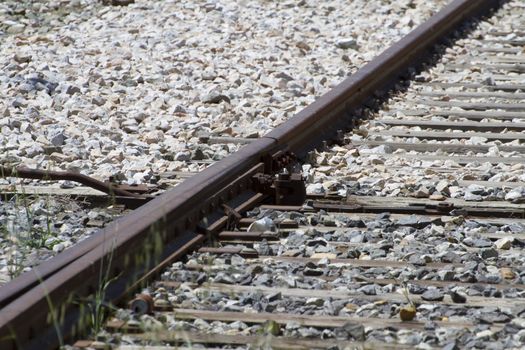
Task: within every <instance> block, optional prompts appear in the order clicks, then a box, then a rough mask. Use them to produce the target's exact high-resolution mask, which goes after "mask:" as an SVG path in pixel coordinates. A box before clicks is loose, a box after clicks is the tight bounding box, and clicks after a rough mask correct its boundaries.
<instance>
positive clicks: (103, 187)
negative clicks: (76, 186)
mask: <svg viewBox="0 0 525 350" xmlns="http://www.w3.org/2000/svg"><path fill="white" fill-rule="evenodd" d="M0 177H19V178H24V179H35V180H53V181H58V180H68V181H74V182H78V183H81V184H83V185H85V186H88V187H91V188H94V189H96V190H99V191H102V192H104V193H107V194H109V195H115V196H122V197H140V196H139V195H137V194H135V193H132V192H128V191H125V190H122V189H119V188H117V187H115V186H113V185H112V184H110V183H106V182H102V181H99V180H97V179H94V178H92V177H89V176H87V175H84V174H80V173H77V172H74V171H51V170H39V169H30V168H26V167H20V166H19V167H16V168H6V167H4V166H0Z"/></svg>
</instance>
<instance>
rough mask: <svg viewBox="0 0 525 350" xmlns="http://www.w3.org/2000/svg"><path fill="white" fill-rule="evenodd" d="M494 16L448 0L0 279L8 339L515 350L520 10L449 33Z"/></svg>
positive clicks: (0, 333)
mask: <svg viewBox="0 0 525 350" xmlns="http://www.w3.org/2000/svg"><path fill="white" fill-rule="evenodd" d="M496 5H498V2H497V1H466V0H462V1H454V2H453V3H451V4H450V5H449V6H447V7H446V8H444V9H443V10H442V11H441V12H440V13H438V14H437V15H435V16H434V17H433V18H432V19H430V20H429V21H428V22H427V23H425V24H423V25H422V26H420V27H419V28H418V29H416V30H415V31H414V32H412V33H411V34H409V35H408V36H407V37H406V38H404V39H402V40H401V41H400V42H398V43H397V44H395V45H394V46H393V47H391V48H389V49H388V50H387V51H386V52H385V53H383V54H382V55H380V56H379V57H378V58H376V59H375V60H373V61H372V62H370V63H369V64H368V65H366V66H365V67H363V68H362V69H361V70H360V71H358V72H357V73H356V74H355V75H353V76H351V77H350V78H348V79H347V80H345V81H344V82H343V83H342V84H341V85H339V86H338V87H336V88H335V89H334V90H333V91H331V92H329V93H328V94H326V95H325V96H323V97H322V98H320V99H319V100H317V101H316V102H314V103H313V104H312V105H310V106H309V107H307V108H306V109H305V110H304V111H302V112H301V113H299V114H298V115H297V116H295V117H294V118H292V119H291V120H290V121H288V122H287V123H285V124H283V125H282V126H281V127H278V128H277V129H275V130H274V131H272V132H271V133H269V134H268V135H266V136H265V137H262V138H259V139H255V140H242V139H238V140H226V139H222V141H221V139H220V138H219V139H215V140H214V139H211V138H210V139H207V140H206V141H207V142H216V141H217V142H225V141H226V142H232V141H235V143H246V146H244V147H243V148H242V149H241V150H240V151H238V152H237V153H234V154H232V155H231V156H229V157H227V158H225V159H224V160H222V161H220V162H217V163H215V164H213V165H211V166H210V167H208V168H207V169H205V170H204V171H202V172H200V173H197V174H195V175H194V176H191V177H189V178H188V179H187V180H185V181H183V182H182V183H180V184H179V185H178V186H177V187H175V188H174V189H172V190H170V191H167V192H166V193H164V194H162V195H160V196H158V197H157V198H154V199H152V200H150V201H148V203H146V204H144V205H142V206H141V207H139V208H138V209H136V210H135V211H133V212H132V213H130V214H128V215H126V216H124V217H122V218H120V219H118V220H117V221H116V222H115V223H113V224H110V225H109V226H107V227H106V228H104V229H103V230H101V231H100V232H99V234H97V235H95V236H93V237H92V238H90V239H88V240H85V241H83V242H81V243H80V244H78V245H77V246H75V247H74V248H72V249H69V250H66V251H65V252H64V253H62V254H60V255H58V256H57V257H55V258H53V259H51V260H49V261H48V262H45V263H43V264H42V265H40V266H38V267H36V268H35V269H33V270H32V271H30V272H28V273H25V274H24V275H22V276H20V277H19V278H17V279H15V280H13V281H12V282H11V283H9V284H6V285H4V286H2V287H0V295H1V300H0V306H1V307H2V309H1V311H0V313H1V315H2V317H1V318H0V339H2V348H4V347H5V348H6V349H16V348H27V349H41V348H54V347H56V346H58V345H63V344H64V343H70V344H74V346H75V347H77V348H89V347H92V348H106V347H111V348H116V349H136V348H152V349H162V348H164V347H166V348H167V346H173V345H177V346H182V347H183V348H184V347H186V348H192V347H193V346H196V344H199V345H203V346H204V347H206V348H224V347H227V348H245V347H246V346H247V345H250V346H252V347H255V348H298V349H300V348H305V349H306V348H346V347H348V346H350V347H351V348H354V347H355V348H401V349H402V348H409V347H410V348H412V347H414V346H416V345H419V346H424V347H426V348H433V347H446V348H450V349H454V348H463V347H477V348H483V347H486V346H487V345H488V344H489V343H490V344H492V346H494V347H501V348H519V347H520V344H523V342H524V341H525V338H523V329H525V322H524V321H523V320H524V319H523V318H522V317H523V315H522V313H523V310H524V306H525V299H523V290H524V289H525V287H524V284H523V280H522V276H521V275H522V272H523V271H522V261H523V257H522V249H523V245H524V243H525V236H523V232H524V227H525V205H524V204H523V202H524V200H525V193H524V192H525V189H524V188H523V182H525V178H524V177H523V176H524V175H523V174H524V166H523V164H524V163H523V153H524V152H525V149H524V148H523V146H522V140H523V135H524V134H523V123H521V119H522V118H523V115H522V114H521V113H522V111H523V109H525V107H523V106H522V105H521V104H520V103H519V101H520V99H521V98H522V96H521V95H522V93H521V90H522V85H523V84H522V82H521V78H520V74H521V66H520V64H521V63H520V62H521V59H522V58H521V53H522V45H523V44H522V42H523V32H522V31H523V26H521V27H520V25H521V24H520V20H519V19H520V18H521V17H522V16H523V12H524V11H525V9H524V7H523V5H522V4H520V3H519V2H508V3H506V4H504V5H503V6H501V9H499V10H498V11H497V12H495V13H493V14H492V15H491V17H490V19H489V20H487V21H481V22H480V23H478V24H477V27H475V28H470V27H469V28H470V29H469V30H467V33H466V34H465V35H464V36H463V37H462V38H460V39H458V40H456V41H455V42H454V43H453V44H451V43H450V42H449V41H444V40H445V39H446V38H448V36H449V35H450V33H452V32H453V31H454V30H457V28H459V27H460V26H461V25H462V24H463V23H464V21H465V19H468V21H472V20H473V19H474V18H475V17H476V16H478V15H479V14H482V13H488V11H490V10H491V9H492V8H493V7H495V6H496ZM520 16H521V17H520ZM463 30H466V29H465V28H463ZM447 40H448V39H447ZM444 42H446V43H447V44H448V48H446V49H445V50H443V47H440V46H436V45H439V44H443V43H444ZM436 48H439V50H437V52H439V57H440V59H439V60H438V61H437V64H435V65H434V66H432V67H430V66H429V67H423V68H424V69H422V70H421V71H420V72H419V73H418V74H416V75H415V74H414V72H415V68H414V67H419V68H421V66H420V63H421V62H422V60H423V58H425V59H428V58H429V54H430V53H433V52H435V49H436ZM430 58H433V60H434V63H435V61H436V57H430ZM407 72H408V73H407ZM401 77H402V78H401ZM407 78H411V81H412V82H411V84H410V85H409V86H408V84H407V80H406V79H407ZM400 79H402V83H403V84H402V86H398V89H397V90H396V91H397V92H395V93H394V94H393V95H392V96H391V98H390V100H389V101H388V102H384V100H381V101H383V102H384V103H383V104H377V103H376V101H377V99H378V98H382V96H383V95H385V94H386V93H387V92H389V91H390V88H391V87H393V86H394V85H395V84H397V83H399V81H400ZM334 140H335V141H336V142H335V143H334V142H333V141H334ZM284 169H287V170H284ZM300 170H302V172H300ZM415 175H424V176H423V180H421V176H415ZM305 177H306V179H307V180H306V183H305V182H304V178H305ZM415 179H419V181H415ZM176 261H177V262H176ZM111 305H116V306H120V307H122V308H121V309H118V310H116V311H114V312H112V313H111V317H110V318H108V319H106V318H105V316H106V315H105V313H106V312H107V310H109V309H112V308H113V307H111V308H110V306H111ZM89 318H91V323H89V320H88V319H89ZM93 319H95V320H94V321H93ZM86 325H89V326H90V328H91V329H93V328H95V329H96V331H97V332H96V333H97V334H96V336H95V337H93V336H91V337H87V336H86V329H85V327H84V326H86ZM78 339H86V340H78ZM349 341H351V342H350V343H349ZM423 344H424V345H423Z"/></svg>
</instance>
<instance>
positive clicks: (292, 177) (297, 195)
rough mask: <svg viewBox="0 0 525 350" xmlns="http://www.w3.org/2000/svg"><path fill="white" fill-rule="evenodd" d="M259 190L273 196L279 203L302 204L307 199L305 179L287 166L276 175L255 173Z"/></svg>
mask: <svg viewBox="0 0 525 350" xmlns="http://www.w3.org/2000/svg"><path fill="white" fill-rule="evenodd" d="M253 179H254V187H255V190H256V191H257V192H261V193H264V194H267V195H270V196H272V197H273V198H274V199H275V204H277V205H302V204H303V203H304V201H305V200H306V186H305V179H304V178H303V176H302V174H301V173H293V174H290V173H289V172H288V171H287V170H286V168H285V169H284V170H283V171H282V172H281V173H280V174H277V175H275V176H272V175H268V174H261V173H258V174H255V175H254V177H253Z"/></svg>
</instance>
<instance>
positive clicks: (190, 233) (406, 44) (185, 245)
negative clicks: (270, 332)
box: [0, 0, 499, 350]
mask: <svg viewBox="0 0 525 350" xmlns="http://www.w3.org/2000/svg"><path fill="white" fill-rule="evenodd" d="M498 4H499V1H496V0H455V1H453V2H452V3H451V4H449V5H448V6H446V7H445V8H444V9H443V10H442V11H441V12H439V13H438V14H436V15H435V16H433V17H432V18H431V19H430V20H429V21H427V22H426V23H424V24H423V25H421V26H419V27H418V28H416V29H415V30H414V31H412V32H411V33H410V34H409V35H408V36H407V37H405V38H404V39H402V40H400V41H399V42H397V43H396V44H394V45H393V46H392V47H391V48H389V49H388V50H386V51H385V52H384V53H383V54H381V55H380V56H378V57H377V58H376V59H374V60H373V61H372V62H370V63H369V64H367V65H366V66H365V67H363V68H362V69H361V70H359V71H358V72H357V73H356V74H355V75H353V76H351V77H350V78H348V79H346V80H345V81H343V82H342V83H341V84H340V85H338V86H337V87H336V88H335V89H334V90H332V91H330V92H328V93H327V94H325V95H324V96H322V97H321V98H320V99H318V100H317V101H316V102H314V103H312V104H311V105H310V106H308V107H307V108H305V109H304V110H303V111H301V112H299V113H298V114H297V115H296V116H294V117H293V118H292V119H291V120H289V121H288V122H286V123H284V124H283V125H281V126H280V127H278V128H276V129H275V130H274V131H272V132H271V133H269V134H268V135H266V136H265V137H263V138H261V139H258V140H256V141H254V142H252V143H250V144H248V145H247V146H245V147H244V148H242V149H241V150H240V151H239V152H237V153H235V154H232V155H230V156H228V157H227V158H225V159H224V160H222V161H220V162H218V163H216V164H214V165H212V166H211V167H209V168H207V169H206V170H204V171H203V172H201V173H199V174H197V175H196V176H194V177H192V178H190V179H188V180H186V181H184V182H183V183H182V184H181V185H179V186H177V187H176V188H174V189H172V190H170V191H168V192H167V193H165V194H163V195H162V196H160V197H158V198H155V199H153V200H152V201H150V202H149V203H147V204H145V205H144V206H142V207H140V208H139V209H137V210H135V211H133V212H132V213H131V214H129V215H127V216H125V217H122V218H120V219H118V220H116V221H115V222H114V223H112V224H111V225H109V226H108V227H106V228H104V229H103V230H100V231H99V232H98V234H96V235H94V236H93V237H91V238H90V239H88V240H86V241H84V242H81V243H80V244H78V245H77V246H75V247H74V248H72V249H70V250H67V251H65V252H64V253H62V254H60V255H58V256H57V257H56V258H53V259H51V260H49V261H47V262H45V263H43V264H41V265H40V266H38V267H35V268H34V269H33V270H32V271H30V272H27V273H25V274H23V275H22V276H20V277H19V278H17V279H15V280H13V281H12V282H11V283H9V284H7V285H4V286H2V287H0V298H2V299H1V300H0V305H3V309H2V310H1V311H0V316H1V317H0V345H1V348H2V349H8V350H9V349H22V348H23V349H50V348H54V347H56V346H57V345H58V344H59V337H63V338H65V339H67V338H69V337H70V336H71V335H72V334H73V333H74V330H75V329H78V327H79V320H81V316H82V313H83V310H82V309H81V308H80V307H79V305H78V304H77V303H75V302H76V301H78V300H79V298H86V297H87V296H89V295H93V294H94V293H95V292H96V291H97V290H99V289H98V288H100V282H101V281H100V278H101V277H100V276H101V275H102V272H107V274H104V275H105V276H106V278H108V279H111V280H112V281H113V282H112V283H110V284H109V286H108V288H107V289H105V290H103V291H102V292H104V293H103V294H104V296H105V300H107V301H114V300H117V298H119V297H121V296H122V295H123V294H124V293H125V292H127V291H128V289H129V287H130V286H131V285H133V284H134V282H135V281H137V280H139V279H141V277H142V276H144V275H148V274H149V273H150V271H152V270H153V271H154V270H155V266H156V265H157V263H158V262H161V261H163V262H164V263H166V259H167V258H169V257H170V256H180V254H182V253H184V252H186V251H188V250H192V249H194V248H195V247H196V246H197V245H198V244H199V242H200V241H201V240H202V239H201V238H202V235H203V234H205V233H210V232H211V233H213V232H215V231H214V230H215V229H216V228H218V227H221V225H224V224H225V223H226V222H225V220H224V217H223V216H221V215H220V214H219V216H217V215H218V212H219V208H220V207H221V205H222V204H225V203H228V205H229V206H230V207H242V205H241V204H242V203H255V202H256V200H253V198H260V197H258V196H259V195H258V194H257V193H254V192H253V191H252V190H251V188H252V185H253V184H252V181H253V175H255V174H257V173H267V174H271V173H272V172H275V171H276V170H278V169H275V168H274V167H272V166H271V165H270V164H271V162H268V158H270V160H271V156H272V154H274V153H275V152H276V151H280V150H286V149H288V150H291V151H293V152H296V153H298V154H305V153H306V152H307V151H308V150H310V149H311V148H312V147H313V146H315V145H317V144H318V143H320V142H321V141H322V140H325V139H329V138H331V137H332V135H334V134H335V133H336V132H337V131H338V130H339V129H345V128H346V127H347V126H348V125H349V124H350V123H351V122H352V118H353V115H354V114H353V113H354V112H355V110H357V109H359V108H361V107H363V106H365V104H366V103H367V102H368V101H369V100H370V99H371V96H374V95H376V94H377V92H378V91H379V92H381V94H382V93H386V92H387V91H389V89H390V88H391V87H392V85H393V83H394V82H396V81H397V80H398V79H399V78H400V77H403V76H406V74H407V71H408V69H409V68H410V67H412V66H414V65H418V64H419V63H420V62H421V59H422V57H424V56H425V55H428V54H429V52H431V49H432V47H433V46H434V45H436V44H438V43H440V42H441V41H442V40H443V38H444V37H445V36H446V35H449V34H450V33H451V32H452V31H453V30H454V29H455V28H456V27H457V26H458V25H459V24H460V23H462V22H463V21H464V20H465V19H470V18H474V17H475V16H478V15H480V14H482V13H484V12H486V11H489V10H490V9H491V8H494V7H495V6H497V5H498ZM205 217H207V218H209V220H208V224H209V226H206V227H202V224H201V225H199V224H200V223H202V221H201V220H202V219H203V218H205ZM84 311H85V310H84ZM49 314H51V315H55V316H56V317H55V319H56V320H59V321H60V322H49V317H48V315H49ZM52 319H53V318H52Z"/></svg>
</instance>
